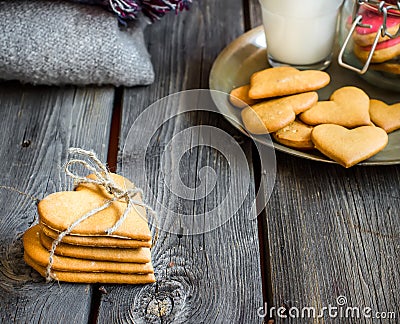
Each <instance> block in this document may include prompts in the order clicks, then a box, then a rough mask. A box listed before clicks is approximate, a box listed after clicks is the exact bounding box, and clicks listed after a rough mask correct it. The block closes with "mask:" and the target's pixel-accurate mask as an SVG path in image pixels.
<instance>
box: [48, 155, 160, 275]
mask: <svg viewBox="0 0 400 324" xmlns="http://www.w3.org/2000/svg"><path fill="white" fill-rule="evenodd" d="M68 152H69V153H70V154H77V155H82V156H84V157H86V158H87V159H88V160H90V161H91V162H93V164H94V165H95V166H92V165H91V164H89V163H88V162H87V161H85V160H81V159H71V160H69V161H68V162H67V163H66V165H65V168H64V171H65V173H66V174H67V175H68V176H69V177H71V178H72V179H74V182H75V183H76V184H81V183H93V184H96V185H98V186H102V187H104V188H105V189H106V190H107V192H108V193H109V194H111V195H112V196H113V197H112V198H110V199H109V200H107V201H106V202H105V203H104V204H103V205H101V206H99V207H97V208H95V209H92V210H91V211H89V212H87V213H86V214H84V215H83V216H81V217H80V218H78V219H77V220H76V221H74V222H73V223H72V224H71V225H70V226H69V227H68V228H67V229H66V230H65V231H63V232H61V233H60V234H59V235H58V237H57V238H56V239H55V240H54V241H53V243H52V245H51V250H50V255H49V264H48V265H47V268H46V280H47V281H51V279H52V274H51V268H52V266H53V262H54V253H55V250H56V248H57V246H58V244H59V243H60V242H61V241H62V240H63V238H64V237H65V236H66V235H68V234H70V233H71V232H72V231H73V229H74V228H75V227H77V226H78V225H79V224H80V223H82V222H83V221H84V220H85V219H88V218H90V217H91V216H93V215H95V214H97V213H98V212H100V211H102V210H104V209H107V208H108V207H109V206H110V205H111V204H112V203H113V202H115V201H118V200H125V202H126V204H127V207H126V209H125V211H124V213H123V214H122V215H121V217H120V218H119V219H118V220H117V221H116V222H115V224H114V225H113V226H112V227H110V228H108V229H107V230H106V231H105V233H106V234H107V235H111V234H112V233H114V232H115V231H116V230H117V229H118V228H119V227H120V226H121V224H122V223H123V222H124V221H125V219H126V217H127V216H128V214H129V212H130V211H131V209H132V208H135V209H136V206H140V207H143V208H145V209H146V210H147V211H148V212H149V213H150V214H152V215H153V217H154V219H157V213H156V212H155V211H154V210H153V209H152V208H151V207H150V206H149V205H147V204H146V203H144V202H143V201H141V200H138V199H135V197H136V195H140V197H143V190H142V189H140V188H137V187H136V186H135V185H134V186H133V188H129V189H123V188H120V187H119V186H118V185H117V184H116V183H115V182H114V181H113V179H112V178H111V176H110V172H109V171H108V169H107V167H106V166H105V165H104V164H103V163H102V162H101V161H100V160H99V159H98V157H97V156H96V154H95V153H94V152H91V151H86V150H83V149H80V148H70V149H69V150H68ZM72 165H82V166H83V167H85V168H86V169H88V170H89V171H91V172H92V173H93V174H95V175H96V179H90V178H88V177H86V176H80V175H77V174H74V173H73V172H71V170H70V167H71V166H72ZM156 238H157V232H156V236H155V238H154V240H153V245H154V242H155V241H156Z"/></svg>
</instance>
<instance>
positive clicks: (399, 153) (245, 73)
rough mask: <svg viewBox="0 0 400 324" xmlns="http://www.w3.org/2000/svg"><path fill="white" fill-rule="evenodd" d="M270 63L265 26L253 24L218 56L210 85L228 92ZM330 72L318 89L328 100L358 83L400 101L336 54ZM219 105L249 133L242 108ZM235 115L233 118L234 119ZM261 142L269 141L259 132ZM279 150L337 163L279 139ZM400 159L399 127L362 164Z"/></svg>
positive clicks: (220, 102)
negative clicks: (339, 61)
mask: <svg viewBox="0 0 400 324" xmlns="http://www.w3.org/2000/svg"><path fill="white" fill-rule="evenodd" d="M267 67H268V64H267V51H266V45H265V37H264V29H263V27H262V26H260V27H257V28H254V29H252V30H250V31H249V32H247V33H245V34H243V35H241V36H240V37H239V38H237V39H236V40H234V41H233V42H232V43H231V44H229V45H228V46H227V47H226V48H225V49H224V50H223V51H222V52H221V53H220V54H219V56H218V57H217V59H216V60H215V62H214V64H213V67H212V69H211V72H210V79H209V84H210V89H211V90H218V91H223V92H225V93H229V92H230V91H231V90H232V89H233V88H235V87H238V86H241V85H244V84H247V83H249V80H250V76H251V74H253V73H254V72H256V71H259V70H262V69H265V68H267ZM326 71H327V72H328V73H329V74H330V76H331V82H330V84H329V85H328V86H327V87H325V88H323V89H321V90H319V91H318V94H319V100H328V99H329V97H330V95H331V94H332V92H333V91H335V90H336V89H338V88H340V87H343V86H349V85H352V86H356V87H359V88H361V89H363V90H364V91H365V92H366V93H367V94H368V95H369V96H370V98H374V99H380V100H383V101H385V102H386V103H388V104H391V103H395V102H400V93H396V92H391V91H387V90H383V89H380V88H378V87H376V86H373V85H371V84H369V83H367V82H365V81H364V80H363V79H361V78H360V77H359V76H358V75H357V74H356V73H354V72H351V71H349V70H347V69H344V68H342V67H340V66H339V65H338V64H337V62H336V58H335V59H334V62H333V63H332V64H331V66H330V67H329V68H328V69H327V70H326ZM215 104H216V105H217V107H218V109H219V110H220V111H221V112H222V113H223V114H226V115H228V116H229V117H230V118H229V119H228V120H229V121H230V123H231V124H232V125H233V126H235V127H236V128H237V129H239V130H240V131H241V132H243V133H244V134H246V135H247V132H246V131H245V130H244V128H243V123H242V121H241V118H240V110H239V109H236V108H234V107H233V106H232V105H231V104H230V103H229V100H228V96H227V97H226V100H215ZM231 118H232V120H231ZM257 140H258V141H259V142H261V143H264V144H268V143H270V141H267V140H263V137H262V136H257ZM274 146H275V148H276V149H277V150H279V151H283V152H286V153H289V154H292V155H295V156H298V157H301V158H305V159H311V160H316V161H323V162H328V163H335V162H334V161H332V160H331V159H329V158H327V157H325V156H324V155H322V154H321V153H320V152H318V151H317V150H312V151H300V150H295V149H292V148H289V147H286V146H284V145H281V144H279V143H274ZM399 163H400V130H398V131H396V132H393V133H391V134H389V143H388V145H387V146H386V147H385V149H384V150H382V151H381V152H379V153H378V154H376V155H374V156H373V157H371V158H370V159H368V160H366V161H363V162H361V163H359V165H389V164H399Z"/></svg>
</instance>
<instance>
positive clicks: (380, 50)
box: [354, 37, 400, 63]
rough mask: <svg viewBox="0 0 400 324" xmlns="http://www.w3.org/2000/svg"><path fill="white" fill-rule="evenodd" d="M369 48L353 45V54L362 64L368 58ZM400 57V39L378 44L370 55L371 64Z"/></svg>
mask: <svg viewBox="0 0 400 324" xmlns="http://www.w3.org/2000/svg"><path fill="white" fill-rule="evenodd" d="M370 52H371V46H360V45H358V44H354V54H355V55H356V56H357V57H358V58H359V59H360V60H361V61H363V62H365V61H366V60H367V58H368V55H369V53H370ZM398 55H400V37H396V38H393V39H389V40H387V41H384V42H381V43H378V45H377V46H376V48H375V51H374V54H373V55H372V59H371V62H372V63H383V62H386V61H389V60H391V59H393V58H395V57H397V56H398Z"/></svg>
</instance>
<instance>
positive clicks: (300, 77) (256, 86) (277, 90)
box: [249, 66, 330, 99]
mask: <svg viewBox="0 0 400 324" xmlns="http://www.w3.org/2000/svg"><path fill="white" fill-rule="evenodd" d="M329 81H330V77H329V74H328V73H326V72H323V71H314V70H308V71H299V70H297V69H296V68H293V67H288V66H282V67H276V68H268V69H265V70H262V71H259V72H256V73H254V74H253V75H252V76H251V78H250V89H249V97H250V98H252V99H262V98H272V97H278V96H287V95H292V94H296V93H302V92H308V91H314V90H318V89H321V88H323V87H324V86H326V85H327V84H328V83H329Z"/></svg>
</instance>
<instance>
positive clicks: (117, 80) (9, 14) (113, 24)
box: [0, 0, 154, 86]
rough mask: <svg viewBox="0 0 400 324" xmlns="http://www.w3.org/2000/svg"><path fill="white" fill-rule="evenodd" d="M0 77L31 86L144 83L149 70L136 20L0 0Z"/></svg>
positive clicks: (43, 2)
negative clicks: (124, 22)
mask: <svg viewBox="0 0 400 324" xmlns="http://www.w3.org/2000/svg"><path fill="white" fill-rule="evenodd" d="M0 17H1V19H0V44H1V46H0V78H2V79H4V80H19V81H22V82H27V83H33V84H48V85H64V84H74V85H88V84H98V85H101V84H112V85H116V86H119V85H123V86H134V85H147V84H150V83H152V82H153V81H154V71H153V67H152V64H151V60H150V56H149V54H148V52H147V49H146V46H145V43H144V39H143V31H142V29H141V27H140V26H139V23H132V24H129V26H127V27H122V28H121V27H120V26H119V24H118V20H117V19H116V17H115V15H114V14H112V13H110V12H107V11H106V10H103V9H102V8H101V7H98V6H90V5H83V4H78V3H70V2H64V1H55V0H7V1H4V0H0Z"/></svg>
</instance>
